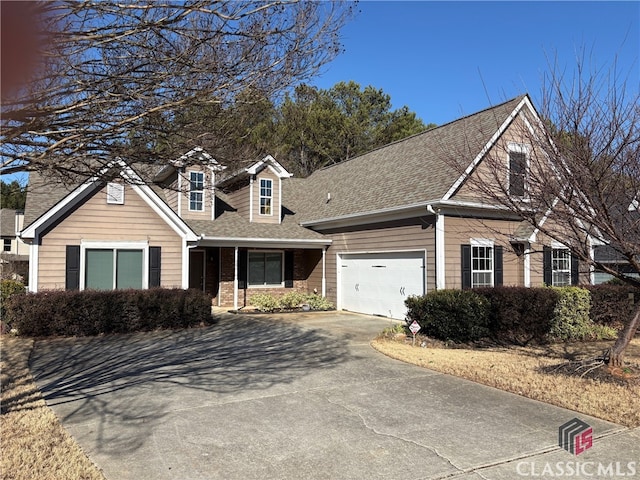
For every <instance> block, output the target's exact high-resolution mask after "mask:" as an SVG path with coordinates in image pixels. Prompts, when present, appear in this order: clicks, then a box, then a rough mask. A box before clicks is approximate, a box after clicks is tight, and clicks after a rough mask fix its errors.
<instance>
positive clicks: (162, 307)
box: [4, 288, 212, 336]
mask: <svg viewBox="0 0 640 480" xmlns="http://www.w3.org/2000/svg"><path fill="white" fill-rule="evenodd" d="M4 321H5V322H6V323H8V324H9V327H10V328H12V329H14V328H15V329H16V330H17V331H18V334H19V335H27V336H89V335H99V334H105V333H129V332H139V331H150V330H156V329H171V328H186V327H192V326H196V325H200V324H203V323H204V324H207V323H210V322H211V321H212V318H211V297H209V296H208V295H206V294H204V293H203V292H201V291H199V290H182V289H162V288H153V289H149V290H114V291H97V290H85V291H47V292H40V293H28V294H22V295H13V296H11V298H9V299H8V301H7V304H6V314H5V317H4Z"/></svg>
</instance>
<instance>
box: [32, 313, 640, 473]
mask: <svg viewBox="0 0 640 480" xmlns="http://www.w3.org/2000/svg"><path fill="white" fill-rule="evenodd" d="M389 325H390V321H389V320H386V319H381V318H375V317H367V316H362V315H353V314H346V313H335V312H334V313H325V314H301V315H288V316H281V317H280V318H275V317H265V316H255V317H253V318H252V317H248V316H244V315H224V316H223V318H222V319H221V320H220V322H219V323H218V324H217V325H214V326H212V327H208V328H202V329H193V330H186V331H180V332H157V333H153V334H136V335H126V336H106V337H101V338H91V339H57V340H47V341H38V342H37V344H36V347H35V349H34V354H33V357H32V371H33V373H34V376H35V377H36V380H37V383H38V385H39V386H40V388H41V389H42V392H43V394H44V395H45V398H46V400H47V402H48V404H49V405H50V406H51V407H52V408H53V410H54V411H55V413H56V414H57V415H58V417H59V418H60V420H61V421H62V423H63V425H64V426H65V428H66V429H67V430H68V431H69V432H70V433H71V434H72V435H73V436H74V437H75V438H76V439H77V441H78V442H79V444H80V445H81V446H82V448H83V449H84V450H85V452H86V453H87V454H88V455H89V457H90V458H91V459H92V460H93V461H94V462H95V463H96V464H97V465H98V466H99V467H100V468H101V469H102V470H103V472H104V474H105V476H106V477H107V479H108V480H128V479H132V480H145V479H149V480H163V479H179V480H189V479H194V480H195V479H225V480H228V479H296V480H299V479H331V480H336V479H374V478H375V479H441V478H455V479H515V478H521V477H522V478H526V477H534V476H535V477H537V478H558V476H559V475H558V470H557V469H558V468H559V467H558V466H560V467H562V468H564V469H565V472H564V473H565V475H566V473H568V470H567V468H568V467H567V465H569V464H571V465H573V468H574V470H575V469H576V465H577V470H578V475H572V476H570V478H586V479H594V478H616V477H615V475H612V476H600V474H599V472H598V468H605V469H610V468H618V471H617V472H616V471H613V470H611V471H612V472H613V473H626V475H625V477H624V478H634V477H633V476H632V475H630V474H631V473H632V472H631V468H633V469H634V472H633V473H634V474H635V476H636V478H640V430H638V429H636V430H628V429H625V428H623V427H621V426H618V425H615V424H611V423H608V422H604V421H601V420H597V419H594V418H590V417H587V416H585V415H576V414H575V413H574V412H571V411H568V410H564V409H561V408H556V407H552V406H549V405H546V404H543V403H539V402H535V401H532V400H528V399H526V398H522V397H519V396H517V395H512V394H509V393H505V392H501V391H498V390H495V389H492V388H488V387H485V386H482V385H478V384H475V383H472V382H468V381H465V380H461V379H458V378H454V377H451V376H448V375H443V374H440V373H436V372H433V371H430V370H426V369H423V368H418V367H415V366H411V365H407V364H404V363H401V362H398V361H395V360H391V359H389V358H387V357H385V356H383V355H381V354H379V353H377V352H376V351H374V350H373V349H372V348H371V347H370V346H369V340H370V339H371V338H373V337H374V336H375V335H376V333H377V332H379V331H380V330H382V329H383V328H384V327H386V326H389ZM575 416H578V417H579V418H581V419H582V420H583V421H585V422H587V423H588V424H589V425H591V426H592V427H593V430H594V441H593V447H592V448H591V449H589V450H587V451H586V452H584V453H583V454H581V455H580V456H578V457H576V456H573V455H571V454H569V453H568V452H566V451H564V450H562V449H560V448H559V447H558V446H557V443H558V427H559V426H560V425H562V424H563V423H565V422H567V421H569V420H570V419H572V418H573V417H575ZM547 464H548V465H547ZM600 465H603V466H602V467H600ZM545 468H546V469H547V470H546V471H547V476H545V475H543V474H544V472H545ZM549 468H551V469H554V472H552V473H555V475H552V476H548V472H549ZM580 469H582V470H580ZM603 471H604V470H603ZM608 471H609V470H606V471H605V473H606V472H608Z"/></svg>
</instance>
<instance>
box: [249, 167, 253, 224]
mask: <svg viewBox="0 0 640 480" xmlns="http://www.w3.org/2000/svg"><path fill="white" fill-rule="evenodd" d="M249 222H250V223H253V175H251V176H250V177H249Z"/></svg>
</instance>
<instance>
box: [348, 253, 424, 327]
mask: <svg viewBox="0 0 640 480" xmlns="http://www.w3.org/2000/svg"><path fill="white" fill-rule="evenodd" d="M341 267H342V268H341V272H340V275H341V288H340V290H341V300H342V301H341V306H342V308H343V309H345V310H351V311H354V312H361V313H368V314H373V315H384V316H388V317H392V318H398V319H404V317H405V314H406V307H405V305H404V300H405V299H406V298H407V297H408V296H409V295H422V294H424V291H425V289H424V285H425V258H424V252H387V253H373V254H345V255H343V256H342V259H341Z"/></svg>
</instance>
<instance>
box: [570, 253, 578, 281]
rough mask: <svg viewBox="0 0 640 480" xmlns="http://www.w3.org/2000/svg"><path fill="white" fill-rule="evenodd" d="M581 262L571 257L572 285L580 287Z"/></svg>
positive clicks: (573, 256)
mask: <svg viewBox="0 0 640 480" xmlns="http://www.w3.org/2000/svg"><path fill="white" fill-rule="evenodd" d="M579 267H580V262H579V260H578V257H576V256H575V255H571V285H578V284H579V283H580V270H579Z"/></svg>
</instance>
